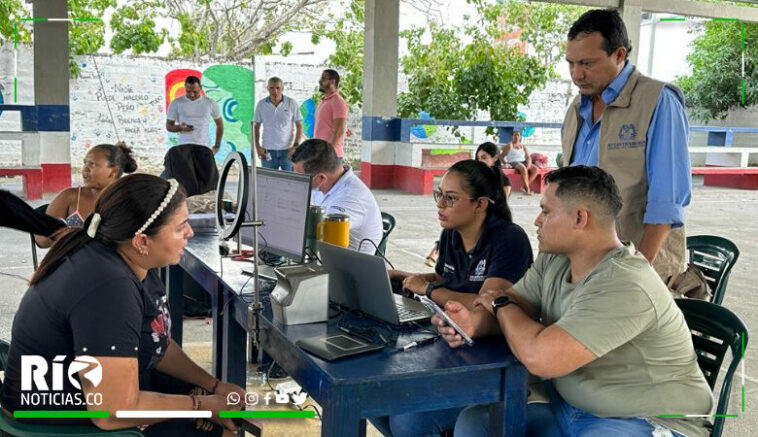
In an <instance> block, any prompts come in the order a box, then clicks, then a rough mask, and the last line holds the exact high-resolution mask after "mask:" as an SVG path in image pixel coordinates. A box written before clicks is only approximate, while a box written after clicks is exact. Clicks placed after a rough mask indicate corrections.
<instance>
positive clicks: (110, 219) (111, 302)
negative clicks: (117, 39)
mask: <svg viewBox="0 0 758 437" xmlns="http://www.w3.org/2000/svg"><path fill="white" fill-rule="evenodd" d="M192 235H193V233H192V228H191V227H190V225H189V223H188V211H187V203H186V200H185V195H184V193H183V191H182V190H180V189H179V184H178V183H177V182H176V181H175V180H169V181H166V180H163V179H161V178H158V177H155V176H150V175H146V174H137V175H130V176H126V177H124V178H121V179H119V180H118V181H117V182H115V183H113V184H112V185H111V186H109V187H108V188H106V189H105V190H104V191H103V193H102V194H101V195H100V197H99V198H98V200H97V202H96V204H95V210H94V213H93V214H92V215H90V216H89V217H87V219H86V220H85V222H84V227H83V228H80V229H72V230H71V231H69V232H68V233H67V234H65V235H63V236H61V237H60V238H59V239H58V241H57V242H56V243H55V244H54V245H53V247H52V249H51V250H50V252H49V253H48V254H47V256H46V257H45V258H44V260H43V261H42V263H41V264H40V266H39V269H38V270H37V271H36V272H35V274H34V276H33V277H32V279H31V281H30V285H31V286H30V287H29V290H28V291H27V292H26V294H25V295H24V297H23V299H22V301H21V304H20V306H19V309H18V312H17V313H16V316H15V319H14V321H13V328H12V340H11V347H10V351H9V356H8V365H7V369H6V371H5V380H4V381H3V385H2V391H1V392H0V400H1V402H2V407H3V410H4V413H5V414H9V415H11V416H12V412H13V411H16V410H84V409H90V410H106V411H109V412H110V415H109V417H106V418H97V419H91V421H92V423H94V425H96V426H97V427H99V428H102V429H120V428H127V427H133V426H145V425H149V426H147V428H146V429H145V430H144V432H145V435H147V436H177V435H181V436H183V437H189V436H222V435H223V436H232V435H235V434H234V432H235V431H236V429H237V427H236V426H235V425H234V424H233V423H232V422H231V420H230V419H220V418H219V417H218V412H219V411H221V410H229V409H235V408H236V407H235V406H232V405H227V403H226V396H227V395H228V394H229V393H232V392H236V393H237V394H239V395H240V396H244V391H243V389H242V388H241V387H238V386H236V385H233V384H228V383H223V382H220V381H219V380H218V379H216V378H214V377H213V376H211V375H210V374H208V373H207V372H206V371H204V370H203V369H202V368H200V367H199V366H197V365H196V364H195V363H194V362H192V360H191V359H190V358H189V357H187V355H186V354H185V353H184V352H183V351H182V349H181V347H179V346H178V345H177V344H176V343H174V342H173V341H172V340H171V339H170V336H169V334H168V332H169V328H170V322H169V320H168V318H167V312H168V311H167V308H166V305H165V293H164V292H163V290H162V284H161V283H160V280H159V279H158V278H157V275H156V273H155V271H154V270H152V269H155V268H158V267H164V266H167V265H169V264H177V263H178V262H179V260H180V258H181V256H182V253H183V251H184V247H185V246H186V244H187V239H188V238H190V237H192ZM30 357H31V358H30ZM30 360H34V365H36V366H37V367H36V371H34V370H33V369H32V366H30V364H29V363H30V362H31V361H30ZM40 366H42V367H49V368H50V369H51V371H50V372H44V371H40ZM56 368H58V369H59V370H56ZM60 369H67V370H68V376H67V377H66V373H65V372H63V371H62V370H60ZM28 372H31V375H32V378H29V375H28V374H27V373H28ZM30 379H31V382H30V381H29V380H30ZM206 393H209V394H206ZM119 410H211V412H212V414H213V416H212V418H211V419H210V420H211V421H212V423H211V422H206V423H200V424H199V425H203V426H200V427H198V426H196V423H195V421H194V420H190V419H177V420H169V421H166V420H165V419H127V418H116V417H115V412H116V411H119ZM0 414H1V413H0ZM62 422H63V423H61V421H58V423H56V424H73V422H72V421H70V420H68V421H62ZM38 423H53V422H51V420H49V419H39V420H38Z"/></svg>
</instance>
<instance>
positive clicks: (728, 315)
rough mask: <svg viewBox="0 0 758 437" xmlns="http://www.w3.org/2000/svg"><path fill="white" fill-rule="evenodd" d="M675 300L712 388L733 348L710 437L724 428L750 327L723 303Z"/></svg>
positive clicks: (714, 436)
mask: <svg viewBox="0 0 758 437" xmlns="http://www.w3.org/2000/svg"><path fill="white" fill-rule="evenodd" d="M676 304H677V305H678V306H679V309H681V310H682V313H683V314H684V319H685V320H686V321H687V326H688V327H689V328H690V332H691V333H692V343H693V345H694V347H695V354H696V355H697V363H698V365H699V366H700V370H701V371H702V372H703V376H705V380H706V381H708V385H709V386H710V387H711V390H713V388H714V386H715V385H716V380H717V379H718V376H719V370H721V363H722V362H723V361H724V357H725V356H726V351H727V349H731V352H732V362H731V363H730V364H729V367H728V368H727V371H726V375H725V376H724V382H723V383H722V385H721V390H720V392H719V395H718V398H717V401H718V404H717V406H716V418H715V420H714V421H713V427H712V429H711V437H719V436H720V435H721V432H722V430H723V428H724V419H725V417H724V416H723V415H725V414H727V407H728V406H729V393H730V392H731V389H732V378H733V377H734V371H735V370H736V369H737V366H738V365H739V363H740V360H741V359H742V358H743V357H744V353H745V348H746V347H747V342H748V332H747V328H746V327H745V324H744V323H743V322H742V320H740V318H739V317H737V315H735V314H734V313H733V312H731V311H729V310H728V309H726V308H724V307H722V306H720V305H716V304H713V303H710V302H705V301H702V300H698V299H676Z"/></svg>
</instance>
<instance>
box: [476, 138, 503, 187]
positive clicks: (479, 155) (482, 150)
mask: <svg viewBox="0 0 758 437" xmlns="http://www.w3.org/2000/svg"><path fill="white" fill-rule="evenodd" d="M476 160H477V161H482V162H483V163H485V164H487V165H489V166H490V167H493V168H495V169H497V171H499V172H500V173H501V174H502V173H503V160H502V159H500V152H499V151H498V150H497V146H496V145H495V143H491V142H489V141H487V142H486V143H482V144H479V147H477V149H476ZM503 190H504V191H505V198H506V199H510V198H511V180H510V179H508V176H505V175H503Z"/></svg>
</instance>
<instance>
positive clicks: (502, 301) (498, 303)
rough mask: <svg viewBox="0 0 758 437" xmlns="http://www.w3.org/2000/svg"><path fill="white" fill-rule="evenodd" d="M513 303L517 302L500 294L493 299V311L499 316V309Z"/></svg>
mask: <svg viewBox="0 0 758 437" xmlns="http://www.w3.org/2000/svg"><path fill="white" fill-rule="evenodd" d="M512 303H515V302H513V301H512V300H511V298H510V297H508V296H498V297H496V298H495V300H493V301H492V312H494V313H495V317H497V310H499V309H500V308H503V307H505V306H508V305H510V304H512Z"/></svg>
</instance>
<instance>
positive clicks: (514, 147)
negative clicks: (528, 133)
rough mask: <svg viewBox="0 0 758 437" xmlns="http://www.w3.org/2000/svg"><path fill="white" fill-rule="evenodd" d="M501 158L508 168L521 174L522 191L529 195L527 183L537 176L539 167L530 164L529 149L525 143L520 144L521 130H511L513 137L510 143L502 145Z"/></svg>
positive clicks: (530, 190)
mask: <svg viewBox="0 0 758 437" xmlns="http://www.w3.org/2000/svg"><path fill="white" fill-rule="evenodd" d="M501 156H505V158H504V159H503V160H504V161H505V162H506V163H507V164H508V165H509V166H510V168H514V169H516V171H518V172H519V174H520V175H521V182H522V184H523V185H524V188H523V191H524V192H525V193H526V194H529V195H531V194H532V189H531V188H530V187H529V185H530V184H531V183H532V181H533V180H534V179H535V178H536V177H537V174H538V173H539V171H540V169H538V168H537V166H536V165H534V164H532V158H531V156H529V149H527V148H526V145H524V144H521V132H518V131H516V132H513V139H512V140H511V142H510V143H508V144H506V145H505V146H503V153H502V155H501Z"/></svg>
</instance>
